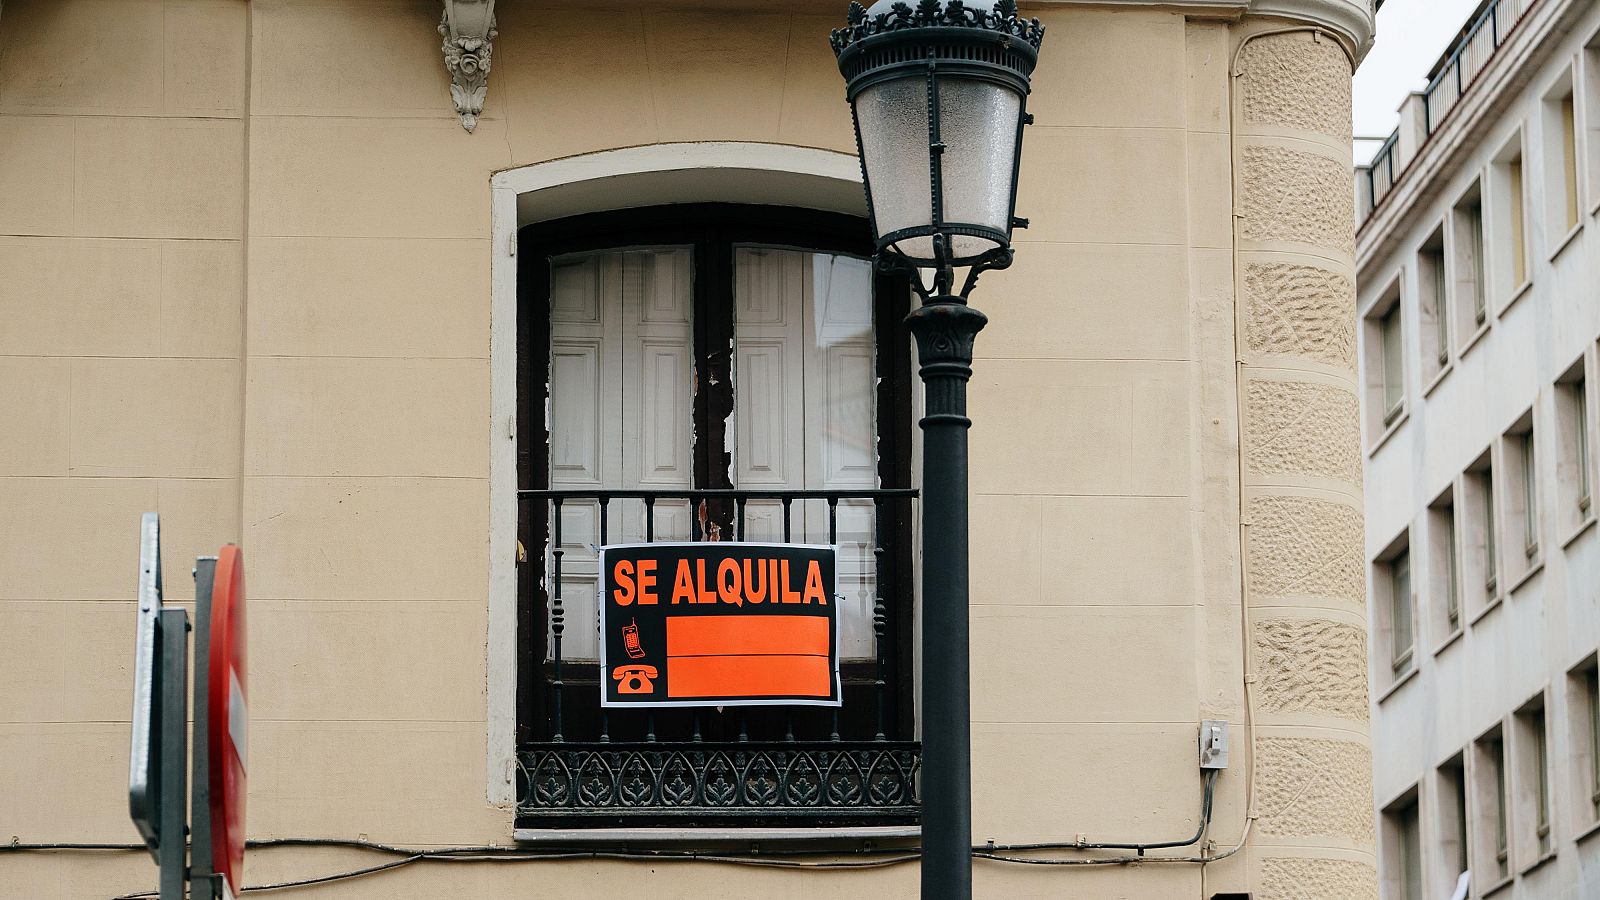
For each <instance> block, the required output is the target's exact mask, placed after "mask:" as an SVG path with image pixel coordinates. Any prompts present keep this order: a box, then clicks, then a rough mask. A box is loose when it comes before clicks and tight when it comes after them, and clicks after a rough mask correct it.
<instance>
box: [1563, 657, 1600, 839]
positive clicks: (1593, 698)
mask: <svg viewBox="0 0 1600 900" xmlns="http://www.w3.org/2000/svg"><path fill="white" fill-rule="evenodd" d="M1567 734H1569V735H1571V739H1570V746H1569V747H1568V748H1567V753H1566V758H1567V759H1568V760H1570V761H1571V766H1572V768H1571V772H1570V773H1569V777H1570V778H1571V793H1570V796H1572V797H1574V798H1575V800H1574V802H1573V804H1572V828H1573V833H1574V834H1576V835H1578V837H1580V838H1582V837H1584V836H1586V835H1588V834H1589V833H1591V832H1594V831H1597V830H1600V752H1597V751H1600V654H1597V653H1590V654H1589V655H1588V656H1585V657H1584V658H1583V659H1582V660H1580V661H1579V662H1578V664H1577V665H1575V666H1573V667H1572V668H1570V669H1568V670H1567Z"/></svg>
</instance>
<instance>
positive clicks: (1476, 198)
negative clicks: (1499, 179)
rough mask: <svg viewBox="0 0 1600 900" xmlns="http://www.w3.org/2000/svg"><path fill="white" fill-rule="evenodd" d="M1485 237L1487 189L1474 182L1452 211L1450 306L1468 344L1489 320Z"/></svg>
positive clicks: (1459, 338)
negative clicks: (1484, 208) (1484, 194)
mask: <svg viewBox="0 0 1600 900" xmlns="http://www.w3.org/2000/svg"><path fill="white" fill-rule="evenodd" d="M1484 247H1485V243H1484V239H1483V188H1482V185H1481V183H1480V182H1476V181H1474V182H1473V183H1472V187H1470V188H1468V189H1467V191H1466V193H1464V194H1462V195H1461V199H1459V200H1457V201H1456V205H1455V207H1454V208H1452V209H1451V210H1450V257H1449V262H1450V272H1451V274H1450V287H1451V291H1452V293H1451V296H1450V302H1449V304H1447V305H1448V307H1449V308H1450V310H1451V311H1452V312H1453V313H1454V314H1455V318H1456V340H1457V341H1459V342H1461V343H1460V346H1461V347H1465V346H1466V344H1467V343H1468V342H1469V341H1471V340H1472V339H1473V338H1474V337H1475V336H1476V335H1477V334H1478V332H1479V331H1480V330H1482V329H1483V328H1484V327H1486V326H1487V325H1488V322H1489V301H1488V286H1489V282H1488V278H1487V275H1486V257H1485V250H1484Z"/></svg>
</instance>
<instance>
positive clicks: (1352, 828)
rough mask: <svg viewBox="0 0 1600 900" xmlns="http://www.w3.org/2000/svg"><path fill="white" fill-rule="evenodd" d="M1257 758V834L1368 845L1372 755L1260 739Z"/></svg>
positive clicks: (1347, 745) (1344, 745)
mask: <svg viewBox="0 0 1600 900" xmlns="http://www.w3.org/2000/svg"><path fill="white" fill-rule="evenodd" d="M1256 753H1257V761H1256V778H1257V782H1256V784H1257V798H1256V808H1257V811H1258V812H1259V813H1260V814H1261V818H1260V820H1259V822H1258V823H1257V827H1258V828H1259V829H1260V830H1261V832H1262V834H1264V835H1271V836H1273V837H1280V838H1284V837H1294V838H1307V837H1310V838H1342V839H1344V840H1347V841H1351V842H1353V843H1356V844H1363V845H1366V844H1371V843H1372V841H1373V824H1372V818H1373V817H1372V753H1371V751H1370V750H1368V749H1367V747H1366V746H1365V745H1363V744H1358V743H1354V742H1352V741H1333V740H1324V739H1321V738H1298V737H1264V738H1261V739H1260V740H1258V741H1257V742H1256ZM1291 896H1292V895H1291ZM1330 896H1331V895H1330ZM1340 896H1343V895H1340Z"/></svg>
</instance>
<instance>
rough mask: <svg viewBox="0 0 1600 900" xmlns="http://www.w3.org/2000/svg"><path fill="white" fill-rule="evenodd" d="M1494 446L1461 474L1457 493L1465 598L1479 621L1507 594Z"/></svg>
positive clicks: (1472, 621) (1470, 619)
mask: <svg viewBox="0 0 1600 900" xmlns="http://www.w3.org/2000/svg"><path fill="white" fill-rule="evenodd" d="M1494 456H1495V448H1494V447H1493V446H1490V447H1486V448H1484V450H1483V452H1482V453H1480V454H1478V456H1477V458H1476V459H1474V460H1473V461H1472V462H1471V463H1469V464H1468V465H1467V467H1466V469H1465V470H1463V472H1462V475H1461V482H1460V486H1459V488H1458V490H1457V493H1456V496H1457V497H1459V498H1460V499H1459V500H1458V501H1457V509H1458V510H1459V512H1458V515H1457V518H1456V527H1457V531H1458V532H1459V536H1458V538H1457V541H1458V546H1459V548H1460V549H1461V551H1462V552H1461V556H1460V558H1459V561H1460V563H1461V574H1462V599H1463V601H1466V600H1472V601H1473V602H1472V603H1470V604H1467V603H1464V605H1466V606H1469V607H1470V608H1469V609H1468V612H1467V616H1468V623H1469V624H1476V623H1477V622H1478V620H1480V619H1482V618H1483V616H1484V615H1486V614H1487V613H1488V612H1489V611H1490V610H1492V609H1494V608H1495V607H1496V606H1498V605H1499V603H1500V600H1501V598H1503V597H1504V596H1505V591H1504V587H1505V583H1506V582H1505V578H1504V570H1505V566H1504V565H1503V564H1502V563H1501V559H1500V557H1501V551H1500V546H1501V544H1503V543H1504V541H1502V540H1501V539H1500V533H1501V528H1500V517H1499V513H1498V508H1499V505H1500V504H1499V503H1498V502H1497V497H1496V496H1495V493H1496V490H1497V489H1498V487H1499V486H1498V484H1497V481H1498V479H1497V478H1496V477H1495V476H1496V467H1495V460H1494Z"/></svg>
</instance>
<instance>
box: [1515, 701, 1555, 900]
mask: <svg viewBox="0 0 1600 900" xmlns="http://www.w3.org/2000/svg"><path fill="white" fill-rule="evenodd" d="M1545 694H1546V692H1545V691H1543V690H1541V691H1539V692H1538V693H1537V694H1535V695H1533V696H1532V697H1530V698H1528V699H1527V700H1526V701H1525V702H1523V704H1522V705H1521V706H1518V707H1517V709H1516V711H1515V712H1513V713H1512V714H1511V719H1510V724H1511V747H1510V751H1511V753H1510V765H1511V775H1510V779H1509V782H1510V786H1509V790H1510V797H1511V803H1512V813H1513V815H1512V819H1513V820H1514V821H1515V822H1516V823H1517V824H1516V827H1515V828H1514V829H1513V834H1512V837H1511V842H1512V844H1513V845H1514V851H1513V852H1514V854H1515V857H1516V858H1517V859H1519V860H1523V861H1524V862H1523V863H1522V865H1521V867H1520V870H1521V871H1522V872H1526V871H1528V870H1530V869H1532V868H1534V867H1536V866H1538V865H1540V864H1542V863H1544V862H1545V861H1546V860H1548V859H1550V858H1551V857H1553V856H1555V855H1556V850H1557V847H1558V846H1559V842H1558V841H1557V840H1556V832H1555V828H1554V819H1555V816H1554V813H1553V811H1552V810H1553V807H1554V800H1555V798H1554V795H1553V792H1552V790H1551V787H1552V778H1551V775H1552V773H1551V761H1552V759H1553V758H1554V754H1553V752H1552V751H1553V747H1552V740H1551V738H1552V735H1551V730H1550V716H1549V709H1550V704H1549V703H1548V702H1547V698H1546V696H1545Z"/></svg>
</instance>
